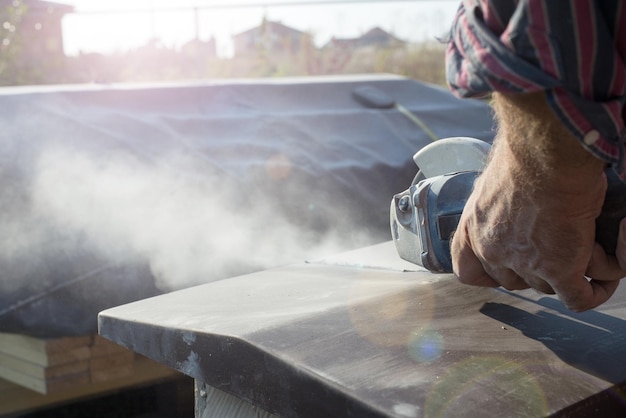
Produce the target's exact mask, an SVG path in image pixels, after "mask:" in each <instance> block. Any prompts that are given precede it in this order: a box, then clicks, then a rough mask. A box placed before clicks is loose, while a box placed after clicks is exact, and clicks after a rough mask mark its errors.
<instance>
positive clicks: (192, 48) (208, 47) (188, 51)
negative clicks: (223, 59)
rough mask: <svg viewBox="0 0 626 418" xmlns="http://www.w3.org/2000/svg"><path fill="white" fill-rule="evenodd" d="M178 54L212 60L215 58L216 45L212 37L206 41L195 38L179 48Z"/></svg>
mask: <svg viewBox="0 0 626 418" xmlns="http://www.w3.org/2000/svg"><path fill="white" fill-rule="evenodd" d="M180 52H182V53H183V54H184V55H186V56H195V57H204V58H213V57H216V56H217V44H216V42H215V38H213V37H212V38H211V39H209V40H208V41H202V40H200V39H198V38H195V39H192V40H191V41H189V42H187V43H185V44H184V45H183V46H181V47H180Z"/></svg>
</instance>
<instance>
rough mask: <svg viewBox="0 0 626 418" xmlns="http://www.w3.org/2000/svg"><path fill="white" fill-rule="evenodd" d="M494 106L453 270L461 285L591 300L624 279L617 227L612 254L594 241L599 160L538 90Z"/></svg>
mask: <svg viewBox="0 0 626 418" xmlns="http://www.w3.org/2000/svg"><path fill="white" fill-rule="evenodd" d="M495 110H496V114H497V116H498V118H499V121H500V127H499V132H498V136H497V139H496V142H495V145H494V149H493V153H492V157H491V161H490V162H489V164H488V165H487V167H486V168H485V171H484V172H483V174H482V175H481V177H480V178H479V179H478V180H477V181H476V184H475V188H474V191H473V193H472V195H471V196H470V198H469V200H468V202H467V204H466V206H465V209H464V211H463V215H462V217H461V221H460V223H459V226H458V228H457V231H456V233H455V235H454V238H453V240H452V247H451V250H452V264H453V269H454V272H455V274H456V275H457V277H458V278H459V280H460V281H461V282H463V283H466V284H471V285H477V286H492V287H497V286H503V287H505V288H506V289H509V290H518V289H526V288H529V287H532V288H534V289H536V290H538V291H540V292H544V293H556V294H557V295H558V296H559V297H560V299H561V300H562V301H563V302H564V303H565V305H566V306H567V307H568V308H569V309H571V310H574V311H584V310H587V309H591V308H594V307H596V306H598V305H600V304H601V303H603V302H605V301H606V300H608V299H609V297H610V296H611V295H612V294H613V293H614V292H615V290H616V289H617V286H618V284H619V280H620V279H621V278H622V277H624V276H626V271H625V270H624V269H622V268H620V264H621V265H622V266H623V267H626V245H625V244H623V242H624V238H626V234H623V233H620V238H619V239H618V242H620V244H618V248H617V249H616V254H617V257H612V256H608V255H606V254H605V252H604V251H603V250H602V248H601V247H600V245H598V244H595V242H594V237H595V219H596V217H597V216H598V215H599V214H600V211H601V208H602V203H603V201H604V194H605V192H606V177H605V176H604V164H603V163H602V162H601V161H600V160H598V159H596V158H595V157H593V156H592V155H591V154H590V153H588V152H587V151H586V150H584V149H583V148H582V146H581V145H579V143H578V142H577V141H576V139H575V138H574V137H573V136H571V134H569V132H568V131H566V130H565V128H564V127H563V126H562V125H561V123H560V122H559V121H558V119H557V118H556V117H555V116H554V115H553V114H552V111H551V110H550V109H549V107H548V106H547V104H546V102H545V99H544V97H543V94H541V93H536V94H535V93H533V94H524V95H498V96H497V97H496V98H495ZM624 225H626V223H624ZM625 228H626V226H625ZM621 229H624V228H621ZM588 278H589V279H588Z"/></svg>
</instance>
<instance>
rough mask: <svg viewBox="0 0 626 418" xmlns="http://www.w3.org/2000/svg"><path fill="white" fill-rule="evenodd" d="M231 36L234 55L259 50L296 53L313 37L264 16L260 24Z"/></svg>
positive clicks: (308, 44) (304, 47)
mask: <svg viewBox="0 0 626 418" xmlns="http://www.w3.org/2000/svg"><path fill="white" fill-rule="evenodd" d="M232 38H233V43H234V52H235V56H239V55H248V54H252V53H257V52H259V51H265V52H270V53H275V54H281V53H282V54H284V53H291V54H297V53H299V52H300V51H302V50H305V49H307V48H309V47H310V46H311V45H313V38H312V36H311V35H309V34H308V33H306V32H301V31H299V30H296V29H293V28H290V27H289V26H286V25H283V24H282V23H280V22H272V21H270V20H267V19H265V18H264V19H263V22H261V25H260V26H257V27H256V28H252V29H249V30H247V31H245V32H241V33H239V34H236V35H233V37H232Z"/></svg>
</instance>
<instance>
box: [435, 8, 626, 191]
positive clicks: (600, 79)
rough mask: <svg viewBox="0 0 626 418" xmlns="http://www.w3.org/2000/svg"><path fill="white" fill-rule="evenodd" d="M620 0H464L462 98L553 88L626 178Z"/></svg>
mask: <svg viewBox="0 0 626 418" xmlns="http://www.w3.org/2000/svg"><path fill="white" fill-rule="evenodd" d="M624 3H626V2H624V1H615V0H605V1H603V0H595V1H594V0H567V1H566V0H562V1H555V0H550V1H546V0H464V1H462V3H461V5H460V7H459V9H458V12H457V14H456V17H455V19H454V22H453V25H452V29H451V36H450V42H449V44H448V51H447V56H446V71H447V80H448V85H449V87H450V89H451V90H452V92H453V93H455V94H456V95H458V96H460V97H484V96H486V95H488V94H489V93H491V92H493V91H501V92H508V93H529V92H536V91H545V93H546V97H547V99H548V103H549V104H550V106H551V108H552V109H553V110H554V112H555V113H556V115H557V116H558V117H559V119H560V120H561V121H562V122H563V124H564V125H565V126H566V127H567V128H568V129H569V130H570V132H572V134H573V135H574V136H575V137H576V138H578V139H579V140H580V141H581V143H582V144H583V146H585V147H586V148H587V149H588V150H589V151H590V152H592V153H593V154H594V155H596V156H597V157H599V158H601V159H603V160H604V161H606V162H607V163H608V164H612V165H613V166H614V168H615V170H616V172H617V174H618V175H619V176H620V178H622V179H623V180H626V155H625V152H624V140H625V138H626V136H625V134H624V117H625V115H626V113H625V112H624V104H625V102H626V97H625V96H626V65H625V59H626V6H624Z"/></svg>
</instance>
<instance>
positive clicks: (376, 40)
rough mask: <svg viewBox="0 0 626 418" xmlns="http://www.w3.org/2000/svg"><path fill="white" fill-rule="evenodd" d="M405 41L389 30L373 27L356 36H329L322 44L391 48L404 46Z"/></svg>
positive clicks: (328, 45) (338, 47) (332, 47)
mask: <svg viewBox="0 0 626 418" xmlns="http://www.w3.org/2000/svg"><path fill="white" fill-rule="evenodd" d="M405 45H406V42H405V41H403V40H401V39H399V38H397V37H395V36H394V35H392V34H390V33H389V32H387V31H385V30H383V29H381V28H379V27H375V28H373V29H370V30H368V31H367V32H366V33H364V34H363V35H361V36H359V37H358V38H335V37H333V38H331V40H330V41H329V42H328V43H327V44H326V45H325V46H324V48H325V49H343V50H354V49H357V48H367V47H381V48H392V47H402V46H405Z"/></svg>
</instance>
